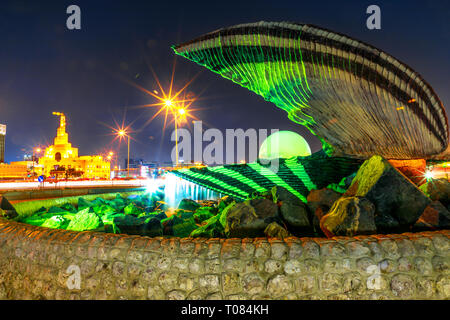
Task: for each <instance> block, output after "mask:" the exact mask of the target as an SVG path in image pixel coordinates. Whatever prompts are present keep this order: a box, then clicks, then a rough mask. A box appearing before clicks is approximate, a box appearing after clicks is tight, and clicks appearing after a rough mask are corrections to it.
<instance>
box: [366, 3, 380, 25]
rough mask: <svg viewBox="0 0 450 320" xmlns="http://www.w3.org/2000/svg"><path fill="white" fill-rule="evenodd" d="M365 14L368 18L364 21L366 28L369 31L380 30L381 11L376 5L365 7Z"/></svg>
mask: <svg viewBox="0 0 450 320" xmlns="http://www.w3.org/2000/svg"><path fill="white" fill-rule="evenodd" d="M366 13H367V14H370V16H369V17H368V18H367V20H366V26H367V29H369V30H374V29H376V30H380V29H381V9H380V7H379V6H377V5H376V4H372V5H370V6H368V7H367V10H366Z"/></svg>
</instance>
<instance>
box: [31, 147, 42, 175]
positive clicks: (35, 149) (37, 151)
mask: <svg viewBox="0 0 450 320" xmlns="http://www.w3.org/2000/svg"><path fill="white" fill-rule="evenodd" d="M40 152H41V148H39V147H38V148H34V149H33V158H32V159H31V160H32V161H33V181H34V173H35V169H34V167H35V163H36V164H37V161H36V156H35V153H40Z"/></svg>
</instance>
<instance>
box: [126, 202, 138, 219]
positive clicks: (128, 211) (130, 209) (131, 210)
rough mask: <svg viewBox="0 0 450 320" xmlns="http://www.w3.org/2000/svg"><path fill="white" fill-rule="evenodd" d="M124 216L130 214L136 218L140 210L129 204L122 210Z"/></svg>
mask: <svg viewBox="0 0 450 320" xmlns="http://www.w3.org/2000/svg"><path fill="white" fill-rule="evenodd" d="M123 212H124V213H125V214H131V215H136V216H138V215H139V214H141V213H142V209H140V208H138V207H137V206H136V205H135V204H134V203H130V204H129V205H127V206H126V207H125V208H123Z"/></svg>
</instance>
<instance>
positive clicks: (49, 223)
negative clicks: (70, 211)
mask: <svg viewBox="0 0 450 320" xmlns="http://www.w3.org/2000/svg"><path fill="white" fill-rule="evenodd" d="M69 223H70V220H68V219H66V218H64V217H63V216H60V215H58V216H53V217H51V218H48V219H47V220H45V222H44V223H43V224H42V225H41V227H46V228H53V229H64V228H65V227H66V226H67V225H68V224H69Z"/></svg>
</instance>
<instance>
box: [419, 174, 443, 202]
mask: <svg viewBox="0 0 450 320" xmlns="http://www.w3.org/2000/svg"><path fill="white" fill-rule="evenodd" d="M420 190H422V191H423V192H424V193H425V194H426V195H427V196H429V197H430V198H431V200H434V201H440V202H441V203H442V204H443V205H444V206H446V207H447V206H449V205H450V182H448V181H447V179H432V180H430V181H428V182H427V183H425V184H423V185H421V186H420Z"/></svg>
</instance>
